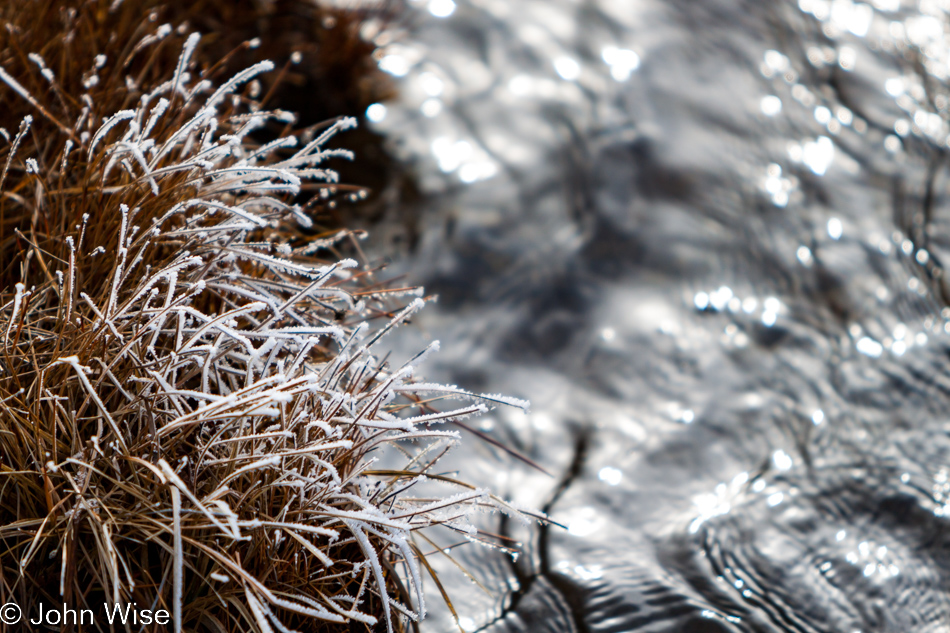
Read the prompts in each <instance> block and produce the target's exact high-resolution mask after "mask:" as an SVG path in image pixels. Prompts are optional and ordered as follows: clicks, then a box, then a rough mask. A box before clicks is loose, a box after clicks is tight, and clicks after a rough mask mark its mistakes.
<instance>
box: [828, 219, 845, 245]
mask: <svg viewBox="0 0 950 633" xmlns="http://www.w3.org/2000/svg"><path fill="white" fill-rule="evenodd" d="M843 232H844V225H842V224H841V220H839V219H838V218H831V219H830V220H828V237H830V238H831V239H833V240H839V239H841V234H842V233H843Z"/></svg>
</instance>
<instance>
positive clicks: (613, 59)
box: [600, 46, 640, 81]
mask: <svg viewBox="0 0 950 633" xmlns="http://www.w3.org/2000/svg"><path fill="white" fill-rule="evenodd" d="M600 56H601V58H602V59H603V60H604V63H605V64H607V65H608V66H610V76H611V77H613V78H614V79H615V80H617V81H627V80H628V79H630V75H632V74H633V72H634V71H635V70H636V69H637V68H639V67H640V56H639V55H637V54H636V53H635V52H633V51H632V50H630V49H627V48H617V47H616V46H605V47H604V49H603V51H601V54H600Z"/></svg>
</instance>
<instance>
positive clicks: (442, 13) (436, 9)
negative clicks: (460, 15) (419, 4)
mask: <svg viewBox="0 0 950 633" xmlns="http://www.w3.org/2000/svg"><path fill="white" fill-rule="evenodd" d="M428 8H429V13H431V14H432V15H434V16H435V17H437V18H447V17H449V16H450V15H452V14H453V13H455V3H454V2H453V1H452V0H429V7H428Z"/></svg>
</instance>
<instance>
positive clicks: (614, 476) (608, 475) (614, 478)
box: [597, 466, 623, 486]
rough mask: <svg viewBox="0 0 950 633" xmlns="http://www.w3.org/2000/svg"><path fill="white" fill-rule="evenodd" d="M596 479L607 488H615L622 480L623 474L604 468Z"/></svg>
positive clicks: (613, 469) (608, 467)
mask: <svg viewBox="0 0 950 633" xmlns="http://www.w3.org/2000/svg"><path fill="white" fill-rule="evenodd" d="M597 478H598V479H600V480H601V481H602V482H604V483H606V484H607V485H608V486H616V485H617V484H619V483H620V481H621V480H622V479H623V473H622V472H621V471H620V470H619V469H617V468H612V467H610V466H604V467H603V468H601V469H600V472H599V473H598V474H597Z"/></svg>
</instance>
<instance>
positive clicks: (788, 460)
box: [772, 449, 793, 470]
mask: <svg viewBox="0 0 950 633" xmlns="http://www.w3.org/2000/svg"><path fill="white" fill-rule="evenodd" d="M772 463H773V464H775V467H776V468H778V469H779V470H788V469H789V468H791V467H792V463H793V462H792V456H791V455H789V454H788V453H786V452H785V451H783V450H782V449H779V450H777V451H775V452H774V453H772Z"/></svg>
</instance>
